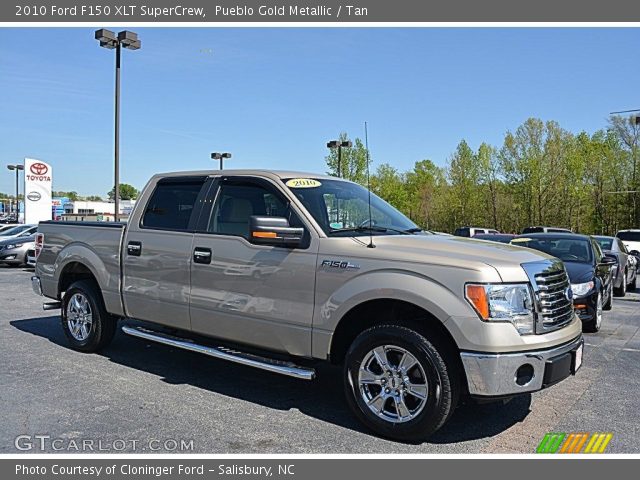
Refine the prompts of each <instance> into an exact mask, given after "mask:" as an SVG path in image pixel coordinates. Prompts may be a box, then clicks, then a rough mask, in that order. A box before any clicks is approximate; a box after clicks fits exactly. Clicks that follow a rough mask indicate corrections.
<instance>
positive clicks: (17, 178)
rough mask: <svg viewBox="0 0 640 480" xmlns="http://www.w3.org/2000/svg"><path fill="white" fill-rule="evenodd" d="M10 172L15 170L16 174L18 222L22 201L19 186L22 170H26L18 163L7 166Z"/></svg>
mask: <svg viewBox="0 0 640 480" xmlns="http://www.w3.org/2000/svg"><path fill="white" fill-rule="evenodd" d="M7 168H8V169H9V170H15V172H16V222H19V220H20V200H19V199H18V186H19V176H20V170H24V165H22V164H19V163H16V164H15V165H7Z"/></svg>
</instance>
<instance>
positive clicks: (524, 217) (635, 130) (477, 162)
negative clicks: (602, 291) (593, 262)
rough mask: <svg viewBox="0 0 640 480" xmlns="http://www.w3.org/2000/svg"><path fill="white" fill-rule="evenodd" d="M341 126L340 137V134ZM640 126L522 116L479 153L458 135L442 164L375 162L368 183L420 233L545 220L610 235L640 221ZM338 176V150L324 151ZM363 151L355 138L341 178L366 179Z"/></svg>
mask: <svg viewBox="0 0 640 480" xmlns="http://www.w3.org/2000/svg"><path fill="white" fill-rule="evenodd" d="M347 137H348V136H347V134H346V133H342V134H341V135H340V140H346V139H347ZM639 159H640V125H639V124H638V122H637V121H636V118H635V117H634V116H632V117H623V116H611V117H610V118H609V120H608V124H607V125H606V127H605V128H603V129H601V130H598V131H596V132H595V133H593V134H588V133H587V132H584V131H583V132H580V133H578V134H574V133H572V132H569V131H568V130H566V129H564V128H562V127H561V126H560V125H559V124H558V122H555V121H543V120H540V119H537V118H529V119H528V120H526V121H525V122H524V123H523V124H522V125H520V126H518V128H516V129H515V130H514V131H507V132H506V133H505V135H504V138H503V141H502V144H501V145H491V144H489V143H481V144H480V146H479V147H478V149H477V150H474V149H473V148H471V147H470V146H469V144H468V143H467V142H466V141H465V140H461V141H460V143H459V144H458V145H457V147H456V149H455V150H454V152H453V153H452V154H451V156H450V158H449V159H448V161H447V163H446V165H444V166H438V165H436V164H435V163H434V162H433V161H432V160H428V159H425V160H420V161H417V162H416V163H415V164H414V166H413V169H411V170H409V171H404V172H403V171H399V170H398V169H397V168H395V167H394V166H392V165H391V164H390V163H382V164H380V165H378V167H377V168H376V169H375V170H374V171H372V172H371V178H370V183H371V190H372V191H373V192H374V193H375V194H377V195H378V196H380V197H382V198H383V199H385V200H386V201H387V202H389V203H390V204H392V205H393V206H394V207H396V208H397V209H399V210H400V211H402V212H403V213H404V214H405V215H407V216H408V217H409V218H411V219H412V220H413V221H414V222H415V223H416V224H418V225H419V226H421V227H422V228H424V229H427V230H435V231H443V232H453V231H454V230H455V229H456V228H458V227H460V226H481V227H490V228H495V229H497V230H499V231H501V232H513V233H519V232H521V231H522V229H523V228H524V227H526V226H531V225H550V226H556V227H565V228H570V229H572V230H573V231H575V232H581V233H588V234H615V232H616V231H617V230H620V229H624V228H634V227H636V228H637V227H638V226H639V225H640V216H639V215H640V194H639V193H640V192H639V190H640V185H639V183H640V182H639V178H638V177H639V173H640V172H638V171H637V169H638V160H639ZM326 163H327V166H328V172H327V173H329V174H331V175H337V174H338V155H337V152H336V151H335V150H332V151H331V152H330V153H329V155H328V156H327V157H326ZM366 175H367V152H366V149H365V147H364V145H363V143H362V141H361V140H360V139H358V138H356V139H355V141H354V142H353V147H352V148H350V149H343V151H342V177H344V178H347V179H349V180H352V181H355V182H358V183H360V184H362V185H365V186H366V184H367V176H366Z"/></svg>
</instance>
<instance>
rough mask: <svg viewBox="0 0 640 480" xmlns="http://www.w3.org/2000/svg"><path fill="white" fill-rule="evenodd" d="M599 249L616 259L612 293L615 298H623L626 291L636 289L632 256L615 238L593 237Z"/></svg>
mask: <svg viewBox="0 0 640 480" xmlns="http://www.w3.org/2000/svg"><path fill="white" fill-rule="evenodd" d="M593 238H595V239H596V241H597V242H598V244H599V245H600V248H601V249H602V251H603V252H604V253H605V254H608V255H612V256H614V257H615V258H616V262H617V264H616V265H615V266H614V267H613V293H614V295H616V296H617V297H624V296H625V295H626V293H627V289H630V290H635V288H636V273H637V272H636V268H637V267H636V265H637V262H636V261H635V259H634V257H633V255H631V254H630V253H629V251H628V250H627V247H626V246H625V244H624V243H623V242H622V240H620V239H619V238H617V237H605V236H600V235H595V236H594V237H593Z"/></svg>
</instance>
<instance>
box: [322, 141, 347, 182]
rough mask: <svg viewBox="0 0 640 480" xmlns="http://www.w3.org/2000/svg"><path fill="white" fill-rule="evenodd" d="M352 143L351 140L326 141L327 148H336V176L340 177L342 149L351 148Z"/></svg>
mask: <svg viewBox="0 0 640 480" xmlns="http://www.w3.org/2000/svg"><path fill="white" fill-rule="evenodd" d="M352 146H353V143H351V140H344V141H340V140H331V141H329V142H327V148H330V149H331V150H334V149H336V148H337V149H338V177H340V178H342V149H343V148H351V147H352Z"/></svg>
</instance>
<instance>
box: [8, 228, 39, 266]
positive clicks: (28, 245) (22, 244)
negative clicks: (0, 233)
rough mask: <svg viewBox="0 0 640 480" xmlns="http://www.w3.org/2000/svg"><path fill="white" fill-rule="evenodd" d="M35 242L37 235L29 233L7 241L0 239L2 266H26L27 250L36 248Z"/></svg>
mask: <svg viewBox="0 0 640 480" xmlns="http://www.w3.org/2000/svg"><path fill="white" fill-rule="evenodd" d="M35 241H36V237H35V235H34V234H32V233H28V232H27V233H23V234H21V235H18V236H16V237H11V238H8V239H5V240H3V239H2V237H0V265H2V264H5V265H16V266H22V265H26V264H27V250H29V249H34V248H35V245H36V243H35Z"/></svg>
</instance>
